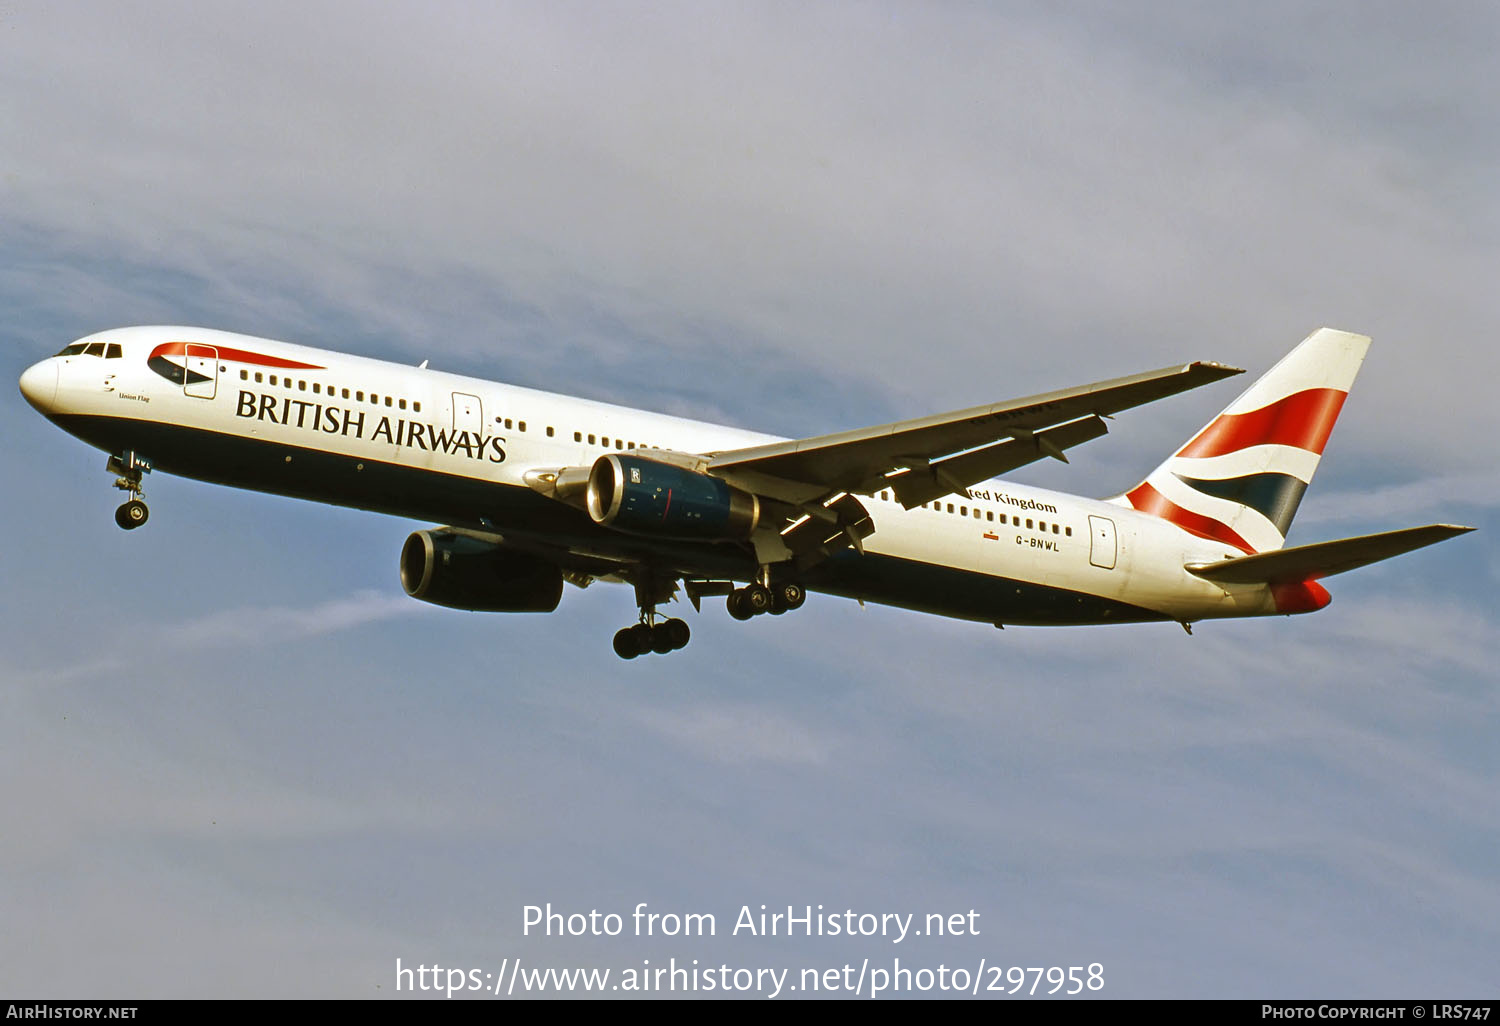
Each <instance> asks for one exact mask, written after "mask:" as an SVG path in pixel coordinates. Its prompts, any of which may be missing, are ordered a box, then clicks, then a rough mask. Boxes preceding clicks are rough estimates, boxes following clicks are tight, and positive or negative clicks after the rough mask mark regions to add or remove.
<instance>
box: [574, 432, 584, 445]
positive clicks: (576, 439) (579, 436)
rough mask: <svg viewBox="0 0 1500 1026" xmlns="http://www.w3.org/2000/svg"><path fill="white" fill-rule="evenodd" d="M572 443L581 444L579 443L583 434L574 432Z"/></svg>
mask: <svg viewBox="0 0 1500 1026" xmlns="http://www.w3.org/2000/svg"><path fill="white" fill-rule="evenodd" d="M573 441H575V442H581V441H583V432H582V431H574V432H573Z"/></svg>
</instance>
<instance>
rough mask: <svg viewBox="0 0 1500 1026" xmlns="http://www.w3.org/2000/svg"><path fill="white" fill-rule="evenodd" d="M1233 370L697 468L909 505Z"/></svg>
mask: <svg viewBox="0 0 1500 1026" xmlns="http://www.w3.org/2000/svg"><path fill="white" fill-rule="evenodd" d="M1241 373H1243V371H1242V370H1240V369H1239V368H1237V367H1226V366H1224V365H1223V364H1218V363H1189V364H1184V365H1181V366H1177V367H1164V368H1162V369H1161V370H1157V371H1148V372H1146V373H1144V374H1132V375H1130V376H1128V377H1123V378H1112V379H1110V380H1108V381H1100V382H1096V383H1094V384H1092V385H1084V386H1082V387H1081V388H1069V389H1062V390H1060V391H1056V392H1046V393H1043V394H1041V395H1033V396H1028V397H1026V398H1024V399H1013V400H1010V401H1008V402H1000V403H994V404H991V405H989V406H973V407H970V408H968V409H964V410H954V411H952V412H950V413H939V414H936V415H934V416H930V417H919V418H917V419H915V420H903V421H897V422H895V423H893V424H882V425H879V426H877V427H870V428H864V429H861V430H857V431H843V432H839V433H838V434H832V435H820V436H818V437H816V438H803V439H798V440H794V441H787V442H774V443H771V444H769V445H758V446H753V447H751V448H748V449H733V450H729V451H725V452H718V453H713V454H710V455H709V459H708V465H707V468H706V469H707V470H708V471H709V472H710V473H712V474H714V475H715V476H717V477H721V478H723V479H724V480H726V481H729V482H731V483H733V484H736V485H738V486H740V487H742V488H744V489H746V490H747V491H751V492H755V493H756V494H759V495H765V496H770V497H773V498H777V499H781V500H782V501H784V502H789V503H793V504H805V503H809V502H813V501H815V500H819V499H822V498H824V497H826V496H829V495H830V494H833V495H835V496H836V495H837V494H838V493H841V492H856V493H862V494H870V493H872V492H875V491H878V490H880V489H883V488H890V489H892V490H893V491H894V492H895V494H896V497H897V498H898V499H899V500H900V501H901V503H902V504H903V505H904V506H906V508H908V509H910V508H912V507H913V506H919V505H921V504H922V503H924V502H928V501H931V500H932V499H935V498H938V497H939V496H942V495H947V494H949V493H952V492H960V493H962V492H965V491H966V489H968V488H969V487H970V486H971V485H974V484H978V483H979V482H980V481H984V480H987V479H989V478H992V477H995V476H996V475H998V474H1003V473H1006V472H1008V471H1011V470H1014V469H1016V468H1017V467H1021V466H1025V465H1026V464H1028V463H1031V462H1034V461H1035V460H1038V459H1041V458H1042V457H1043V456H1051V457H1053V458H1055V459H1060V460H1062V461H1063V462H1064V463H1066V462H1067V457H1066V456H1064V455H1063V450H1064V449H1067V448H1068V447H1070V446H1073V445H1078V444H1079V443H1081V442H1086V441H1088V440H1089V439H1091V438H1097V437H1099V436H1100V435H1102V434H1104V433H1105V432H1106V431H1107V430H1108V429H1107V428H1106V426H1105V424H1104V421H1103V420H1102V418H1104V417H1108V416H1110V415H1111V414H1114V413H1117V412H1119V411H1120V410H1125V409H1129V408H1130V407H1132V406H1140V405H1141V404H1143V403H1149V402H1153V401H1154V400H1157V399H1162V398H1165V397H1166V396H1169V395H1175V394H1177V393H1178V392H1185V391H1187V390H1188V389H1190V388H1197V387H1198V386H1199V385H1206V384H1209V383H1210V382H1213V381H1218V380H1220V379H1221V378H1226V377H1230V376H1231V375H1234V374H1241Z"/></svg>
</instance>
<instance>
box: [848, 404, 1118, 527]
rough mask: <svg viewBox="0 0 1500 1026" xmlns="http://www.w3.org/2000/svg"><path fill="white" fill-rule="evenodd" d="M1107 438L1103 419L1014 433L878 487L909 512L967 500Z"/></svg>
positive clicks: (913, 467)
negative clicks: (996, 480)
mask: <svg viewBox="0 0 1500 1026" xmlns="http://www.w3.org/2000/svg"><path fill="white" fill-rule="evenodd" d="M1108 432H1109V428H1108V427H1106V426H1105V423H1104V421H1103V420H1102V419H1101V418H1099V417H1081V418H1079V419H1078V420H1074V421H1070V422H1068V423H1067V424H1061V425H1059V426H1057V427H1055V428H1048V429H1047V430H1045V431H1036V432H1030V431H1028V432H1021V433H1017V434H1016V435H1014V436H1012V437H1010V438H1007V439H1005V440H1003V441H999V442H996V443H994V444H993V445H987V446H985V447H983V448H982V449H973V450H971V451H969V452H966V453H962V454H960V455H958V456H950V457H949V458H948V459H945V460H939V461H938V462H936V463H928V464H927V465H926V466H925V467H924V466H922V465H921V464H920V462H919V461H917V460H912V461H911V464H912V465H911V467H910V469H908V470H907V471H906V472H904V473H901V474H894V475H892V476H891V477H889V478H887V479H886V480H885V481H883V482H881V484H880V485H878V486H877V487H885V486H888V487H890V488H891V489H892V490H893V491H894V492H895V493H896V498H897V499H899V500H900V501H901V505H903V506H905V507H906V508H907V509H911V508H912V507H914V506H920V505H922V504H924V503H928V502H931V501H932V500H933V499H938V498H941V497H943V496H944V495H949V494H952V493H954V492H959V493H961V494H965V496H966V497H967V492H968V489H969V488H970V487H971V486H973V485H976V484H978V483H979V482H981V481H988V480H989V479H990V478H992V477H999V476H1000V475H1001V474H1008V473H1010V472H1011V471H1012V470H1015V469H1017V468H1018V467H1024V466H1026V464H1028V463H1034V462H1036V461H1037V460H1039V459H1042V458H1044V457H1047V456H1051V457H1052V458H1053V459H1058V460H1062V461H1063V462H1064V463H1066V462H1068V458H1067V457H1066V456H1064V455H1063V450H1064V449H1071V448H1072V447H1073V446H1075V445H1081V444H1083V443H1084V442H1087V441H1089V440H1090V439H1094V438H1098V437H1099V436H1100V435H1103V434H1107V433H1108Z"/></svg>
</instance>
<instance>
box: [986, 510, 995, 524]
mask: <svg viewBox="0 0 1500 1026" xmlns="http://www.w3.org/2000/svg"><path fill="white" fill-rule="evenodd" d="M984 519H986V520H988V521H989V522H990V523H992V524H993V523H994V522H995V511H994V510H987V511H986V512H985V514H984Z"/></svg>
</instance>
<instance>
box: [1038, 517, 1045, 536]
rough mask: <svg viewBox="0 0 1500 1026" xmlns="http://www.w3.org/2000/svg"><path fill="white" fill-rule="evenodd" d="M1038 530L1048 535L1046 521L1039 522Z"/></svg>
mask: <svg viewBox="0 0 1500 1026" xmlns="http://www.w3.org/2000/svg"><path fill="white" fill-rule="evenodd" d="M1036 529H1037V530H1038V531H1041V532H1042V533H1043V534H1046V533H1047V521H1045V520H1041V521H1038V522H1037V525H1036Z"/></svg>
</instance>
